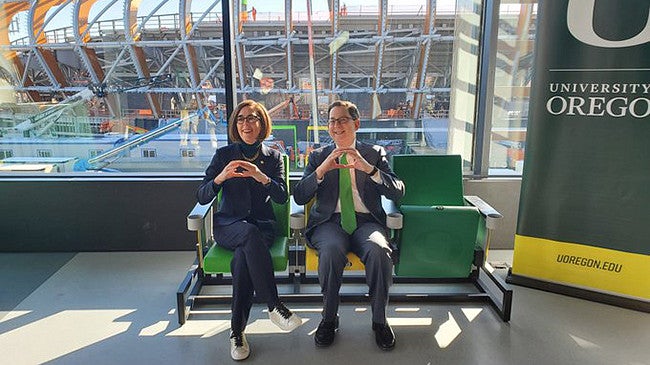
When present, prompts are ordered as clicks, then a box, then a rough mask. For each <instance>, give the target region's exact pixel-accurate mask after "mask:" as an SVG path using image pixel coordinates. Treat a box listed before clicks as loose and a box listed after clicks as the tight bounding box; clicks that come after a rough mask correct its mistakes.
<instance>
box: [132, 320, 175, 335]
mask: <svg viewBox="0 0 650 365" xmlns="http://www.w3.org/2000/svg"><path fill="white" fill-rule="evenodd" d="M167 327H169V321H159V322H157V323H154V324H152V325H151V326H149V327H145V328H143V329H141V330H140V333H139V334H138V336H141V337H153V336H156V335H157V334H159V333H163V332H165V330H166V329H167Z"/></svg>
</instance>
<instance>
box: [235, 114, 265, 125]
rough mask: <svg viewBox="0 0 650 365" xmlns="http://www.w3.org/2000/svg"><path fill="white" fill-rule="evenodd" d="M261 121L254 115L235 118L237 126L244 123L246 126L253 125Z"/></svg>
mask: <svg viewBox="0 0 650 365" xmlns="http://www.w3.org/2000/svg"><path fill="white" fill-rule="evenodd" d="M259 121H261V119H260V117H258V116H257V115H255V114H250V115H247V116H243V115H240V116H238V117H237V124H239V125H243V124H244V123H246V124H255V123H257V122H259Z"/></svg>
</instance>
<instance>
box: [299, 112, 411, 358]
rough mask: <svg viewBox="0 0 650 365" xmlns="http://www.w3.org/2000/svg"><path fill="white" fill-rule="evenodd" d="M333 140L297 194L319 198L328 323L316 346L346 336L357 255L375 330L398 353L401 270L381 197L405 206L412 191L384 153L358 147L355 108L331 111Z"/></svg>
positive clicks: (314, 218)
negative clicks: (351, 263)
mask: <svg viewBox="0 0 650 365" xmlns="http://www.w3.org/2000/svg"><path fill="white" fill-rule="evenodd" d="M328 114H329V122H328V132H329V134H330V136H331V137H332V139H333V140H334V144H331V145H327V146H324V147H321V148H318V149H316V150H314V151H313V152H312V153H311V154H310V155H309V160H308V161H309V162H308V164H307V166H306V167H305V172H304V175H303V177H302V179H301V180H300V182H298V184H296V186H295V189H294V199H295V201H296V203H298V204H306V203H307V202H309V201H310V200H312V199H313V198H314V197H315V200H314V203H313V205H312V207H311V211H310V213H309V220H308V222H307V231H306V236H307V239H308V242H309V245H310V247H312V248H314V249H315V250H317V251H318V257H319V259H318V279H319V281H320V285H321V292H322V293H323V300H324V308H323V313H322V315H323V319H322V321H321V322H320V324H319V325H318V329H317V330H316V334H315V336H314V341H315V343H316V346H319V347H327V346H329V345H331V344H332V342H334V337H335V334H336V330H337V329H338V314H337V312H338V306H339V289H340V288H341V282H342V277H343V269H344V268H345V265H346V263H347V258H346V255H347V253H348V252H350V251H351V252H354V253H355V254H356V255H357V256H359V258H360V259H361V261H362V262H363V263H364V265H365V269H366V282H367V283H368V286H369V291H370V305H371V308H372V329H373V331H374V332H375V339H376V342H377V345H378V346H379V347H380V348H381V349H382V350H387V351H388V350H392V349H393V348H394V347H395V334H394V333H393V330H392V329H391V328H390V326H389V325H388V322H386V306H387V305H388V289H389V287H390V285H391V284H392V270H393V263H392V261H391V258H390V254H391V249H390V246H389V242H388V238H387V228H386V225H385V222H386V213H385V212H384V210H383V208H382V205H381V196H382V195H384V196H386V197H387V198H389V199H391V200H393V201H397V200H399V199H401V198H402V196H403V195H404V183H403V182H402V181H401V180H399V178H398V177H397V176H396V175H395V174H394V173H393V171H392V170H391V168H390V166H389V164H388V160H387V159H386V152H385V151H384V149H383V148H382V147H380V146H373V145H370V144H366V143H362V142H358V141H357V140H356V131H357V130H358V129H359V126H360V123H361V121H360V120H359V110H358V109H357V107H356V106H355V105H354V104H352V103H351V102H348V101H335V102H334V103H332V104H331V105H330V107H329V110H328Z"/></svg>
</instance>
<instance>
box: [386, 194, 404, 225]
mask: <svg viewBox="0 0 650 365" xmlns="http://www.w3.org/2000/svg"><path fill="white" fill-rule="evenodd" d="M381 205H382V207H383V208H384V211H385V212H386V226H387V227H388V228H389V229H402V222H403V217H402V213H400V211H399V208H398V207H397V204H395V202H394V201H392V200H390V199H386V198H385V197H383V196H382V197H381Z"/></svg>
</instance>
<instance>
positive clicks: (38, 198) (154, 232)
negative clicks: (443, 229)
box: [0, 177, 521, 252]
mask: <svg viewBox="0 0 650 365" xmlns="http://www.w3.org/2000/svg"><path fill="white" fill-rule="evenodd" d="M199 181H200V178H199V177H196V178H178V179H165V180H162V181H161V179H156V178H137V179H134V180H131V179H114V178H111V179H85V178H75V177H72V178H54V179H31V180H21V179H2V180H0V192H2V195H1V198H0V212H2V213H1V219H0V251H4V252H57V251H58V252H77V251H157V250H193V249H194V244H195V242H196V237H195V235H194V234H193V233H191V232H189V231H187V228H186V225H185V224H186V223H185V219H186V216H187V213H188V212H189V211H190V210H191V209H192V207H193V206H194V202H195V197H194V193H195V191H196V188H197V186H198V184H199ZM520 186H521V180H519V179H486V180H480V181H479V180H469V181H466V182H465V194H466V195H478V196H480V197H481V198H483V200H485V201H486V202H487V203H489V204H490V205H492V207H494V208H495V209H497V210H498V211H499V212H501V214H503V216H504V218H503V219H502V220H501V224H500V226H499V228H498V229H497V231H496V232H495V233H494V234H493V236H492V242H491V248H502V249H511V248H512V247H513V240H514V232H515V226H516V221H517V207H518V204H519V189H520Z"/></svg>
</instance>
